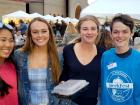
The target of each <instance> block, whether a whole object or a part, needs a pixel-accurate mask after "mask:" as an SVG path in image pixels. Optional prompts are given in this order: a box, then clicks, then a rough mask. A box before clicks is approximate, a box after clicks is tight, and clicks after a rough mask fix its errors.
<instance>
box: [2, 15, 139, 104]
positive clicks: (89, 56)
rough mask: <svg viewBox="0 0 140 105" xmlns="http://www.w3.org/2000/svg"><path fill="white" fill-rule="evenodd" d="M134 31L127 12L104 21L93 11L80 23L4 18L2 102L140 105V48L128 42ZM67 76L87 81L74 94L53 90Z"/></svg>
mask: <svg viewBox="0 0 140 105" xmlns="http://www.w3.org/2000/svg"><path fill="white" fill-rule="evenodd" d="M134 27H135V28H134ZM136 32H138V33H139V27H138V26H134V22H133V19H132V18H131V17H130V16H129V15H126V14H117V15H116V16H114V18H113V19H112V21H111V22H109V23H108V22H106V23H105V24H103V25H101V24H100V22H99V21H98V18H97V17H95V16H92V15H86V16H84V17H81V18H80V19H79V22H78V23H77V24H76V25H75V24H73V23H71V22H69V23H65V22H64V21H63V20H62V21H59V20H57V21H56V22H55V23H53V22H48V21H47V20H45V19H43V18H41V17H37V18H34V19H32V20H31V21H30V22H29V23H26V22H24V21H23V20H21V19H20V20H19V24H18V25H17V24H15V23H14V22H13V21H12V20H11V21H10V22H9V24H7V25H5V24H3V23H0V105H140V91H139V88H140V83H139V81H138V80H139V79H138V78H139V75H140V74H139V73H140V72H139V65H140V61H138V60H136V59H140V52H139V51H137V50H135V49H133V48H131V47H130V46H129V44H130V40H132V37H133V36H134V35H135V34H134V33H136ZM132 61H134V62H132ZM69 79H78V80H86V81H88V82H89V85H88V86H87V87H86V88H85V89H83V90H81V91H80V92H79V93H78V95H76V96H70V97H66V96H60V95H56V94H52V90H53V88H54V87H55V86H57V85H58V84H61V83H63V82H64V81H67V80H69ZM9 100H11V101H9Z"/></svg>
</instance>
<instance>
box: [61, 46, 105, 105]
mask: <svg viewBox="0 0 140 105" xmlns="http://www.w3.org/2000/svg"><path fill="white" fill-rule="evenodd" d="M74 45H75V44H70V45H68V46H66V47H65V48H64V51H63V57H64V65H63V71H62V75H61V77H60V80H64V81H65V80H68V79H84V80H86V81H88V82H89V85H88V87H87V88H86V90H85V91H82V92H81V93H80V95H79V96H78V97H77V98H76V100H79V101H80V98H81V99H83V98H84V99H92V100H93V99H95V100H96V101H97V96H98V83H99V78H100V69H101V68H100V64H101V56H102V53H103V52H104V49H103V48H101V47H97V55H96V56H95V57H94V58H93V60H92V61H91V62H90V63H88V64H86V65H83V64H81V63H80V62H79V60H78V59H77V57H76V55H75V52H74ZM83 56H86V55H83ZM81 101H83V100H81ZM85 101H87V100H85ZM86 105H87V103H86ZM92 105H93V104H92Z"/></svg>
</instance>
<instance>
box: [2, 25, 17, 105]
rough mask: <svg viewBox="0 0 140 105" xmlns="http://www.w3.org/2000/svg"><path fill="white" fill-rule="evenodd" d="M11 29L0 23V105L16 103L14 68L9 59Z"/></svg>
mask: <svg viewBox="0 0 140 105" xmlns="http://www.w3.org/2000/svg"><path fill="white" fill-rule="evenodd" d="M13 49H14V35H13V30H12V29H11V27H9V25H7V26H6V25H4V24H2V23H0V105H18V95H17V76H16V69H15V66H14V64H13V62H12V59H11V54H12V52H13Z"/></svg>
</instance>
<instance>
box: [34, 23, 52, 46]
mask: <svg viewBox="0 0 140 105" xmlns="http://www.w3.org/2000/svg"><path fill="white" fill-rule="evenodd" d="M31 35H32V40H33V42H34V44H35V45H36V46H38V47H43V46H46V44H47V43H48V40H49V29H48V26H47V24H45V23H43V22H41V21H35V22H33V23H32V24H31Z"/></svg>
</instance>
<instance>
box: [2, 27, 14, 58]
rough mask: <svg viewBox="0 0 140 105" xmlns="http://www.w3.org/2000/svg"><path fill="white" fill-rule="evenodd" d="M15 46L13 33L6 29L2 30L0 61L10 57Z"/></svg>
mask: <svg viewBox="0 0 140 105" xmlns="http://www.w3.org/2000/svg"><path fill="white" fill-rule="evenodd" d="M13 48H14V39H13V36H12V33H11V32H10V31H8V30H6V29H3V30H0V61H3V60H4V59H5V58H8V57H9V55H10V54H11V52H12V50H13Z"/></svg>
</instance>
